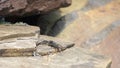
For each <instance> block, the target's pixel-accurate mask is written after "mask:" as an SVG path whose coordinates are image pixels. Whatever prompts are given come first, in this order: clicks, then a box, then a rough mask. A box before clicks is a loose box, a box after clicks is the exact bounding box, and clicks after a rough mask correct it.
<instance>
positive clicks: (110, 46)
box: [90, 21, 120, 68]
mask: <svg viewBox="0 0 120 68" xmlns="http://www.w3.org/2000/svg"><path fill="white" fill-rule="evenodd" d="M113 24H114V25H113ZM113 24H112V27H111V28H107V30H106V31H105V30H104V33H106V34H104V35H106V36H105V37H104V38H102V39H99V43H98V42H97V44H95V45H90V46H91V48H90V49H91V50H93V51H97V52H99V53H102V54H105V55H109V56H111V57H112V66H111V68H119V67H120V65H119V64H120V61H119V60H120V58H119V57H120V54H119V52H120V50H119V48H120V46H119V45H120V36H119V35H120V21H116V22H114V23H113ZM113 27H114V29H113ZM108 30H109V31H108ZM99 35H101V36H103V33H99ZM101 36H98V38H101ZM94 43H96V42H94Z"/></svg>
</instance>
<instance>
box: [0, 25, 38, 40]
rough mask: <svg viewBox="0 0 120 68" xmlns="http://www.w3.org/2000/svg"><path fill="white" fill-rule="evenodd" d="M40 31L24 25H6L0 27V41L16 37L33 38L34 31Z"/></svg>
mask: <svg viewBox="0 0 120 68" xmlns="http://www.w3.org/2000/svg"><path fill="white" fill-rule="evenodd" d="M39 30H40V29H39V28H38V27H35V26H29V25H26V24H25V25H24V24H18V25H17V24H15V25H12V24H6V25H0V40H4V39H9V38H16V37H26V36H35V34H36V31H39Z"/></svg>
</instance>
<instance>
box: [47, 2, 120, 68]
mask: <svg viewBox="0 0 120 68" xmlns="http://www.w3.org/2000/svg"><path fill="white" fill-rule="evenodd" d="M92 1H93V2H92ZM91 3H93V4H91ZM119 7H120V0H104V1H102V2H100V0H90V1H88V3H87V4H86V5H85V6H83V8H82V9H81V10H78V11H74V12H71V13H69V14H67V15H65V16H64V17H63V18H61V19H60V20H59V21H57V23H56V24H55V25H56V26H54V27H53V28H52V30H51V32H50V33H49V35H52V36H55V37H59V38H64V39H67V40H70V41H74V42H75V43H76V46H80V47H83V48H85V49H90V50H92V51H95V52H98V53H99V52H100V53H103V54H105V55H109V56H111V57H112V58H113V59H112V61H113V62H112V68H119V67H120V66H119V64H120V63H119V54H118V52H119V46H117V45H119V43H118V42H119V28H118V27H119V26H120V24H119V20H120V13H119V12H120V8H119ZM115 29H117V30H116V32H115ZM108 37H109V38H108ZM106 38H107V40H105V39H106ZM101 42H102V44H100V43H101ZM96 50H97V51H96Z"/></svg>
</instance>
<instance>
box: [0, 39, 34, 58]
mask: <svg viewBox="0 0 120 68" xmlns="http://www.w3.org/2000/svg"><path fill="white" fill-rule="evenodd" d="M35 47H36V38H35V37H18V38H13V39H7V40H3V41H0V57H17V56H33V52H35Z"/></svg>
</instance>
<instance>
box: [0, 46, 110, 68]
mask: <svg viewBox="0 0 120 68" xmlns="http://www.w3.org/2000/svg"><path fill="white" fill-rule="evenodd" d="M110 63H111V60H110V59H109V58H108V57H104V56H103V55H98V54H96V53H91V52H90V51H88V50H84V49H80V48H78V47H77V48H76V47H73V48H70V49H68V50H65V51H64V52H61V53H59V54H56V55H49V56H44V57H22V58H21V57H14V58H12V57H11V58H0V64H1V66H0V68H23V67H24V68H33V67H35V68H109V65H110Z"/></svg>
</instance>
